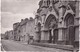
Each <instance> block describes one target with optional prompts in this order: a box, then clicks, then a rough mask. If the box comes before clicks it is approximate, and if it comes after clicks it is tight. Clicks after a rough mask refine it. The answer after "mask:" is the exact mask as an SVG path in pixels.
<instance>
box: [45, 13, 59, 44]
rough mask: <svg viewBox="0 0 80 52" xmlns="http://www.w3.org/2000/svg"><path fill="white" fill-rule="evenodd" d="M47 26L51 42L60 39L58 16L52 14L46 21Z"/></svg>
mask: <svg viewBox="0 0 80 52" xmlns="http://www.w3.org/2000/svg"><path fill="white" fill-rule="evenodd" d="M45 27H46V28H47V29H48V33H49V43H56V42H57V40H58V30H57V20H56V17H55V16H54V15H52V14H50V15H49V16H48V17H47V19H46V22H45Z"/></svg>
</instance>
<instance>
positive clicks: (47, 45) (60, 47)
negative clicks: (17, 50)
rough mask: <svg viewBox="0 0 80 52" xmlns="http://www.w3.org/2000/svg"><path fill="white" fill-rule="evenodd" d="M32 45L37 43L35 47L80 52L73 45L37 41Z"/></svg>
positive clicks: (24, 43)
mask: <svg viewBox="0 0 80 52" xmlns="http://www.w3.org/2000/svg"><path fill="white" fill-rule="evenodd" d="M16 42H17V43H21V44H23V45H29V44H27V42H21V41H16ZM30 45H35V47H36V46H37V47H39V48H43V49H51V50H53V48H54V50H57V51H62V52H79V51H78V49H74V48H73V46H71V45H57V44H52V43H37V42H34V43H32V44H30Z"/></svg>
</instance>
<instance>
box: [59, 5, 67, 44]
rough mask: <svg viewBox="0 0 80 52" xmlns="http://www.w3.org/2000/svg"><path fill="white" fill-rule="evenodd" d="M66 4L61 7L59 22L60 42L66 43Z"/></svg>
mask: <svg viewBox="0 0 80 52" xmlns="http://www.w3.org/2000/svg"><path fill="white" fill-rule="evenodd" d="M64 7H65V6H64V5H61V6H60V7H59V23H58V43H59V44H64V43H63V40H64V39H63V38H64V21H63V18H64V17H63V14H64V12H65V10H66V9H65V8H64Z"/></svg>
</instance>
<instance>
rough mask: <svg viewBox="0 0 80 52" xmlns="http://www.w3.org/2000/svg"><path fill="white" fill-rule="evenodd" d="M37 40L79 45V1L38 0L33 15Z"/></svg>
mask: <svg viewBox="0 0 80 52" xmlns="http://www.w3.org/2000/svg"><path fill="white" fill-rule="evenodd" d="M35 32H36V35H37V36H36V38H37V40H36V41H38V42H47V43H53V44H63V45H75V46H76V47H78V46H79V2H78V1H77V0H74V1H69V0H40V2H39V8H38V9H37V12H36V15H35Z"/></svg>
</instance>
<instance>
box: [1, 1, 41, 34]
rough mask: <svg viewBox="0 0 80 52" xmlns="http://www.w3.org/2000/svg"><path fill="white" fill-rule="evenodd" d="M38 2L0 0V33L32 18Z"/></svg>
mask: <svg viewBox="0 0 80 52" xmlns="http://www.w3.org/2000/svg"><path fill="white" fill-rule="evenodd" d="M39 1H40V0H1V19H0V21H1V28H0V29H1V32H0V33H4V32H6V31H7V30H11V29H13V28H12V27H13V23H15V22H20V21H21V19H24V18H29V17H33V18H34V16H35V15H34V13H35V12H36V10H37V9H38V7H39V6H38V2H39Z"/></svg>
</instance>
